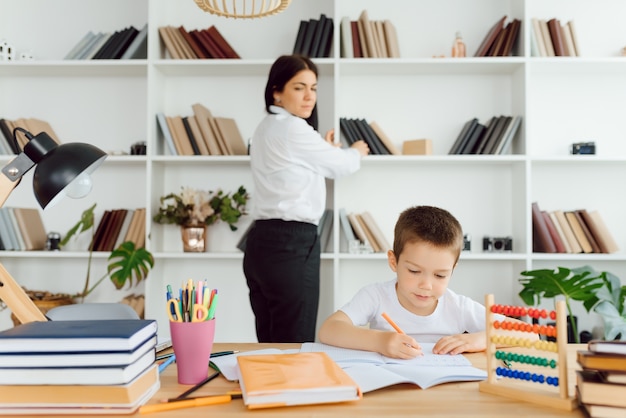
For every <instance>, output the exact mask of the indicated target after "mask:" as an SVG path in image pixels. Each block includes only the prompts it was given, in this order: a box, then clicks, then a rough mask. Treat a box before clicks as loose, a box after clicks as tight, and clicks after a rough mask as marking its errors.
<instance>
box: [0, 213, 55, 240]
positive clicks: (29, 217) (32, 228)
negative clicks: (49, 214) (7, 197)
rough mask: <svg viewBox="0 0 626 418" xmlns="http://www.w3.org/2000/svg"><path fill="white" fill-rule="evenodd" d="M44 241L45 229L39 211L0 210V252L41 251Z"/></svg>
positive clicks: (45, 237)
mask: <svg viewBox="0 0 626 418" xmlns="http://www.w3.org/2000/svg"><path fill="white" fill-rule="evenodd" d="M46 239H47V235H46V228H45V227H44V225H43V220H42V219H41V213H40V212H39V209H37V208H13V207H3V208H0V250H6V251H32V250H43V249H45V247H46Z"/></svg>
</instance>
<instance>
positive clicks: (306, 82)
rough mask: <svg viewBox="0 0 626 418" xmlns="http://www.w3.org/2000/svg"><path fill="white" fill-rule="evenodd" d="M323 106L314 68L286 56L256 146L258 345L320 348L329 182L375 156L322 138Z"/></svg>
mask: <svg viewBox="0 0 626 418" xmlns="http://www.w3.org/2000/svg"><path fill="white" fill-rule="evenodd" d="M316 101H317V67H316V66H315V64H314V63H313V62H312V61H311V60H310V59H308V58H306V57H303V56H299V55H284V56H281V57H279V58H278V59H277V60H276V61H275V62H274V64H273V65H272V68H271V69H270V74H269V78H268V80H267V85H266V87H265V109H266V110H267V113H268V115H267V116H266V117H265V118H264V119H263V121H262V122H261V123H260V124H259V126H258V127H257V129H256V131H255V133H254V135H253V136H252V139H251V142H250V158H251V168H252V175H253V178H254V208H253V213H252V216H253V218H254V219H255V224H254V227H253V228H252V229H251V230H250V232H249V234H248V237H247V242H246V250H245V256H244V260H243V269H244V273H245V275H246V281H247V283H248V288H249V289H250V304H251V305H252V311H253V312H254V315H255V325H256V333H257V338H258V341H259V342H305V341H314V339H315V322H316V319H317V307H318V302H319V282H320V277H319V276H320V243H319V238H318V234H317V224H318V222H319V220H320V218H321V216H322V214H323V212H324V209H325V206H326V184H325V178H337V177H340V176H343V175H347V174H350V173H354V172H355V171H357V170H358V169H359V167H360V160H361V157H362V156H364V155H367V154H368V152H369V149H368V147H367V144H366V143H365V142H363V141H358V142H356V143H354V144H353V145H352V146H351V147H350V148H349V149H342V148H339V147H337V146H335V144H334V133H333V131H332V130H331V131H330V132H328V133H327V134H326V136H325V137H322V136H321V135H320V134H319V132H317V108H316Z"/></svg>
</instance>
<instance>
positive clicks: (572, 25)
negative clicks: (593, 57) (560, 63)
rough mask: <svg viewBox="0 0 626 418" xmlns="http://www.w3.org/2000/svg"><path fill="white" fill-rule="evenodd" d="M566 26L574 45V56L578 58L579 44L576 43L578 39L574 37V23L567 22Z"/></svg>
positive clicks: (571, 21)
mask: <svg viewBox="0 0 626 418" xmlns="http://www.w3.org/2000/svg"><path fill="white" fill-rule="evenodd" d="M567 26H568V27H569V31H570V33H571V34H572V41H573V43H574V49H575V50H576V56H577V57H580V56H581V55H580V43H579V42H578V37H577V36H576V28H575V25H574V21H573V20H570V21H569V22H567Z"/></svg>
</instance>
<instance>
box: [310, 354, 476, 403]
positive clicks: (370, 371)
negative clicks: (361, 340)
mask: <svg viewBox="0 0 626 418" xmlns="http://www.w3.org/2000/svg"><path fill="white" fill-rule="evenodd" d="M420 345H421V346H422V349H423V351H424V356H421V357H416V358H413V359H410V360H400V359H394V358H391V357H385V356H383V355H381V354H379V353H374V352H371V351H363V350H351V349H347V348H341V347H334V346H331V345H326V344H321V343H304V344H302V347H301V349H300V351H301V352H325V353H326V354H328V355H329V356H330V358H332V359H333V360H334V361H335V362H336V363H337V364H338V365H339V366H340V367H341V368H342V369H344V371H345V372H346V373H347V374H348V375H349V376H350V377H352V379H353V380H354V381H355V382H356V383H357V384H358V385H359V387H360V388H361V390H362V391H363V393H366V392H371V391H373V390H376V389H381V388H384V387H387V386H392V385H397V384H400V383H412V384H414V385H417V386H419V387H420V388H422V389H427V388H429V387H431V386H435V385H439V384H442V383H447V382H463V381H475V380H484V379H486V378H487V372H486V371H484V370H481V369H478V368H476V367H474V366H472V363H471V362H470V361H469V360H468V359H467V358H466V357H465V356H463V355H460V354H459V355H449V354H444V355H441V354H433V353H432V349H433V347H434V343H430V344H426V343H422V344H420Z"/></svg>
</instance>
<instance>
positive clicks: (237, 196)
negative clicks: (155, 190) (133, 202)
mask: <svg viewBox="0 0 626 418" xmlns="http://www.w3.org/2000/svg"><path fill="white" fill-rule="evenodd" d="M249 198H250V195H249V194H248V192H247V191H246V189H245V187H244V186H240V187H239V188H238V189H237V191H236V192H234V193H232V192H228V193H226V192H224V191H223V190H221V189H218V190H216V191H204V190H198V189H193V188H190V187H183V188H182V190H181V192H180V193H178V194H176V193H170V194H167V195H165V196H163V197H161V199H160V201H161V206H160V208H159V210H158V212H157V213H156V215H154V217H153V220H154V221H155V222H157V223H159V224H175V225H179V226H180V227H181V234H182V238H183V249H184V250H185V251H196V252H203V251H204V249H205V241H206V229H207V227H208V226H209V225H213V224H215V223H217V222H219V221H222V222H226V223H227V224H228V226H229V228H230V230H231V231H236V230H237V226H236V224H237V222H238V221H239V219H240V218H241V216H243V215H245V214H246V204H247V202H248V199H249Z"/></svg>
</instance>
